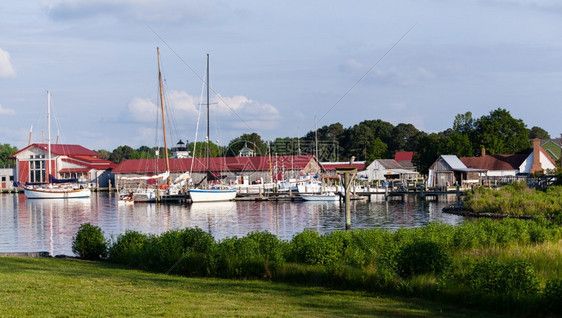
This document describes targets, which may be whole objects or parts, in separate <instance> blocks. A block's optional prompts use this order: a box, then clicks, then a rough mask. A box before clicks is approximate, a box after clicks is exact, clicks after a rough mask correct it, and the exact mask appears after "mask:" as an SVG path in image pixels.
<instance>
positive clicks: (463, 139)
mask: <svg viewBox="0 0 562 318" xmlns="http://www.w3.org/2000/svg"><path fill="white" fill-rule="evenodd" d="M444 152H445V153H447V154H450V155H456V156H457V157H471V156H473V155H474V148H473V146H472V143H471V141H470V137H469V135H468V134H467V133H461V132H458V131H453V132H452V133H451V134H450V135H449V136H447V137H445V149H444Z"/></svg>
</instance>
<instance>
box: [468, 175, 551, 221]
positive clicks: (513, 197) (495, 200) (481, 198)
mask: <svg viewBox="0 0 562 318" xmlns="http://www.w3.org/2000/svg"><path fill="white" fill-rule="evenodd" d="M464 205H465V207H466V208H467V209H469V210H470V211H473V212H477V213H498V214H506V215H514V216H544V217H548V218H557V217H558V218H562V186H554V187H548V188H547V189H546V191H539V190H534V189H529V187H528V186H527V184H526V183H525V182H524V181H521V182H514V183H512V184H510V185H507V186H504V187H502V188H501V189H487V188H482V187H480V188H476V189H475V190H474V191H473V192H471V193H469V194H468V196H467V198H466V199H465V201H464Z"/></svg>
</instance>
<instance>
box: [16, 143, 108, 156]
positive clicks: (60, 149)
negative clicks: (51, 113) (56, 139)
mask: <svg viewBox="0 0 562 318" xmlns="http://www.w3.org/2000/svg"><path fill="white" fill-rule="evenodd" d="M31 147H37V148H40V149H43V150H45V151H47V149H48V147H49V145H48V144H37V143H36V144H31V145H29V146H27V147H25V148H23V149H21V150H19V151H17V152H16V153H14V154H13V155H12V157H15V156H16V155H17V154H18V153H20V152H22V151H24V150H27V149H29V148H31ZM51 153H52V154H55V155H66V156H69V157H75V156H90V157H99V154H98V153H97V152H95V151H92V150H90V149H88V148H85V147H82V146H80V145H66V144H54V145H51Z"/></svg>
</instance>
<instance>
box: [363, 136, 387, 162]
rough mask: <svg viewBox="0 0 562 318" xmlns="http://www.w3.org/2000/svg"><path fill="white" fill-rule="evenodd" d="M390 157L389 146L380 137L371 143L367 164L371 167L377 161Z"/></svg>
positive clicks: (368, 149)
mask: <svg viewBox="0 0 562 318" xmlns="http://www.w3.org/2000/svg"><path fill="white" fill-rule="evenodd" d="M387 157H388V145H387V144H386V143H385V142H384V141H382V140H381V139H380V138H379V137H376V138H375V139H373V140H372V141H371V144H370V145H369V147H368V148H367V160H366V161H367V162H366V165H369V164H370V163H371V162H373V161H374V160H375V159H382V158H387Z"/></svg>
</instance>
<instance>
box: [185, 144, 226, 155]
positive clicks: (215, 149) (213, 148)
mask: <svg viewBox="0 0 562 318" xmlns="http://www.w3.org/2000/svg"><path fill="white" fill-rule="evenodd" d="M194 146H197V147H196V148H195V151H193V148H194ZM189 150H190V151H191V153H192V154H193V157H196V158H206V157H207V144H206V143H205V142H203V141H199V142H197V145H195V143H193V142H191V143H189ZM209 150H210V157H220V156H222V155H223V154H224V151H225V149H224V148H222V147H220V146H218V145H216V144H214V143H213V142H209Z"/></svg>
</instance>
